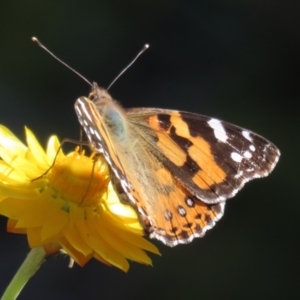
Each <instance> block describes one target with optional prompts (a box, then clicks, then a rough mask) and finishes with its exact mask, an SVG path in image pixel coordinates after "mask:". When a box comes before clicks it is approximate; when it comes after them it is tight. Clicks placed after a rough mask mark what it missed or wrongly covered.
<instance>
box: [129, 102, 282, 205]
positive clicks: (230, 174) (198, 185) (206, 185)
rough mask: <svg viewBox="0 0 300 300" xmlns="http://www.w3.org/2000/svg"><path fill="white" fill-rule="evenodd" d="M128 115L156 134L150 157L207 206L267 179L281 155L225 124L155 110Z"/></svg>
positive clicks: (262, 141) (259, 139)
mask: <svg viewBox="0 0 300 300" xmlns="http://www.w3.org/2000/svg"><path fill="white" fill-rule="evenodd" d="M127 113H128V118H129V120H130V121H131V122H133V123H134V124H135V125H136V126H138V127H141V128H143V129H141V130H144V131H145V132H147V131H149V134H150V133H151V132H155V143H156V145H155V146H153V147H152V149H153V154H154V155H156V156H158V157H159V159H160V160H162V161H163V164H164V165H165V166H166V167H167V168H168V169H169V170H170V172H171V173H172V175H173V176H174V178H175V179H176V180H177V181H178V182H179V183H180V184H181V185H182V186H183V187H184V188H185V189H187V190H188V191H189V192H190V193H191V194H192V195H194V196H195V197H196V198H197V199H199V200H201V201H203V202H206V203H217V202H220V201H224V200H226V199H228V198H231V197H233V196H234V195H235V194H236V193H237V191H239V190H240V189H241V188H242V187H243V186H244V184H245V183H246V182H248V181H249V180H252V179H254V178H259V177H264V176H267V175H268V174H269V173H270V172H271V171H272V170H273V168H274V167H275V165H276V163H277V161H278V159H279V156H280V152H279V150H278V149H277V147H276V146H275V145H274V144H272V143H271V142H270V141H268V140H267V139H265V138H263V137H261V136H260V135H258V134H255V133H253V132H251V131H249V130H246V129H243V128H240V127H238V126H235V125H233V124H230V123H228V122H224V121H219V120H217V119H213V118H209V117H206V116H202V115H198V114H193V113H188V112H180V111H174V110H164V109H156V108H137V109H130V110H127ZM152 135H153V133H152Z"/></svg>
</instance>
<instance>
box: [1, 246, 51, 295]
mask: <svg viewBox="0 0 300 300" xmlns="http://www.w3.org/2000/svg"><path fill="white" fill-rule="evenodd" d="M45 255H46V253H45V250H44V248H43V247H36V248H32V249H31V251H30V252H29V253H28V255H27V257H26V258H25V260H24V262H23V263H22V265H21V267H20V268H19V270H18V271H17V273H16V274H15V276H14V278H13V279H12V280H11V282H10V284H9V285H8V287H7V288H6V290H5V292H4V294H3V296H2V297H1V300H13V299H17V297H18V296H19V294H20V292H21V291H22V289H23V287H24V286H25V284H26V283H27V282H28V281H29V279H30V278H31V277H32V276H33V275H34V274H35V273H36V272H37V270H38V269H39V268H40V266H41V264H42V263H43V262H44V261H45Z"/></svg>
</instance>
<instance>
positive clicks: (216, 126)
mask: <svg viewBox="0 0 300 300" xmlns="http://www.w3.org/2000/svg"><path fill="white" fill-rule="evenodd" d="M207 123H208V125H209V126H210V127H211V128H212V129H213V130H214V135H215V137H216V139H218V140H219V141H221V142H223V143H225V142H226V141H227V139H228V136H227V134H226V131H225V129H224V127H223V125H222V123H221V121H219V120H217V119H210V120H209V121H208V122H207Z"/></svg>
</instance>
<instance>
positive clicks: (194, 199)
mask: <svg viewBox="0 0 300 300" xmlns="http://www.w3.org/2000/svg"><path fill="white" fill-rule="evenodd" d="M75 110H76V113H77V116H78V119H79V122H80V124H81V125H82V126H83V128H84V130H85V132H86V134H87V136H88V139H89V141H90V144H91V146H92V148H93V150H94V151H96V152H100V153H103V155H104V157H105V159H106V160H107V162H108V163H109V165H110V166H111V169H112V173H113V175H114V176H115V180H114V181H115V182H116V183H120V186H119V188H118V190H119V193H120V196H122V197H123V199H127V201H128V203H130V204H131V205H132V206H133V207H135V208H136V210H137V212H138V213H139V216H140V220H141V223H142V224H143V226H144V229H145V231H146V233H148V234H149V236H150V237H151V238H156V239H158V240H161V241H162V242H163V243H165V244H167V245H169V246H175V245H177V244H181V243H188V242H191V241H192V240H193V238H195V237H202V236H203V235H204V234H205V232H206V231H207V230H208V229H210V228H212V227H213V226H214V225H215V223H216V221H218V220H219V219H220V218H221V217H222V215H223V213H224V207H225V200H226V199H228V198H231V197H233V196H234V195H235V194H236V193H237V192H238V191H239V190H240V189H241V188H242V187H243V186H244V184H245V183H246V182H247V181H249V180H252V179H254V178H259V177H264V176H267V175H268V174H269V173H270V172H271V171H272V170H273V168H274V167H275V165H276V163H277V161H278V159H279V156H280V152H279V150H278V149H277V148H276V146H275V145H274V144H272V143H271V142H269V141H268V140H266V139H265V138H263V137H261V136H259V135H257V134H255V133H253V132H251V131H249V130H246V129H242V128H240V127H237V126H235V125H233V124H230V123H227V122H223V121H219V120H217V119H214V118H209V117H206V116H202V115H198V114H194V113H188V112H182V111H175V110H167V109H159V108H132V109H123V108H122V107H121V106H120V105H119V104H118V103H117V102H115V101H114V100H113V99H112V98H111V96H110V95H109V93H108V92H107V91H106V90H105V89H102V88H99V87H98V86H97V84H96V83H94V84H93V88H92V93H91V94H90V96H89V98H86V97H80V98H79V99H78V100H77V101H76V103H75Z"/></svg>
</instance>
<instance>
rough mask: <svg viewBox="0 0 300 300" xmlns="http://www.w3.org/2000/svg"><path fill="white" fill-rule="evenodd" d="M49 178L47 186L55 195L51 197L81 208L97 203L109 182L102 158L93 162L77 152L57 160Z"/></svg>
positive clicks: (107, 169)
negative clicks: (78, 205)
mask: <svg viewBox="0 0 300 300" xmlns="http://www.w3.org/2000/svg"><path fill="white" fill-rule="evenodd" d="M49 177H50V178H49V185H50V187H51V188H53V190H54V191H55V193H56V194H55V195H53V196H55V197H61V198H63V199H64V200H65V201H72V202H75V203H77V204H80V205H81V206H89V205H92V204H96V203H99V201H100V200H101V198H102V197H103V195H104V193H106V192H107V186H108V183H109V180H110V176H109V168H108V165H107V163H106V162H105V160H104V159H103V157H99V158H98V159H97V160H93V159H92V158H90V157H87V156H84V155H82V154H79V153H78V152H77V151H75V152H73V153H71V154H70V155H68V156H66V157H64V158H63V159H57V161H56V162H55V165H54V166H53V168H52V169H51V172H50V173H49Z"/></svg>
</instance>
